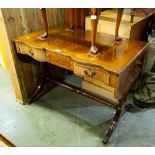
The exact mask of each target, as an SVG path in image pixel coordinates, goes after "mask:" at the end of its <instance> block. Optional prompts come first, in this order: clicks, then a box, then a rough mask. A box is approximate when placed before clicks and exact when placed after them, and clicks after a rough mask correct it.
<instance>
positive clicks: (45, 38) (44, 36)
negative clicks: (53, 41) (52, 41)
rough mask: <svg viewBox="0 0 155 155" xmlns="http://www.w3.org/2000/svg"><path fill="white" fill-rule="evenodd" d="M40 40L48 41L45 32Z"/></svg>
mask: <svg viewBox="0 0 155 155" xmlns="http://www.w3.org/2000/svg"><path fill="white" fill-rule="evenodd" d="M38 39H39V40H47V39H48V34H47V33H46V32H45V33H44V34H42V35H41V36H39V37H38Z"/></svg>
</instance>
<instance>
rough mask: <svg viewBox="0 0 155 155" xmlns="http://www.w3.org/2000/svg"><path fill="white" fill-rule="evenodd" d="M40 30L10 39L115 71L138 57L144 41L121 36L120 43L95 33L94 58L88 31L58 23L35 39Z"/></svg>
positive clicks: (144, 45)
mask: <svg viewBox="0 0 155 155" xmlns="http://www.w3.org/2000/svg"><path fill="white" fill-rule="evenodd" d="M42 33H43V31H42V30H41V31H38V32H33V33H30V34H26V35H24V36H21V37H18V38H16V39H14V41H15V42H20V43H25V44H27V45H29V46H32V47H34V48H37V49H42V50H44V51H51V52H55V53H59V54H60V55H61V54H62V55H63V56H66V57H69V58H70V59H71V60H72V61H75V62H80V63H83V64H87V65H90V66H96V67H99V68H102V69H104V70H108V71H111V72H113V73H115V74H119V73H120V72H121V71H122V70H123V69H125V68H126V67H127V66H128V65H129V64H130V63H131V62H132V61H134V60H135V58H136V57H138V55H139V54H141V52H142V51H143V49H144V48H146V47H147V46H148V43H146V42H142V41H138V40H128V39H123V40H122V41H121V42H120V43H116V42H114V41H113V39H114V38H113V36H109V35H104V34H99V33H97V37H96V42H97V47H98V49H99V53H101V54H100V55H99V56H97V57H93V56H90V54H89V50H90V45H91V32H90V31H84V30H80V29H76V30H74V31H73V32H72V31H66V30H64V28H63V27H61V26H56V27H51V28H50V29H49V38H48V39H47V40H39V38H38V37H39V36H40V35H41V34H42Z"/></svg>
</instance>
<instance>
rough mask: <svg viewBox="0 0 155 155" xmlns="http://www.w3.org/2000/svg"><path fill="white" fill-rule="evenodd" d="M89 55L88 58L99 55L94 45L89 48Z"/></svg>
mask: <svg viewBox="0 0 155 155" xmlns="http://www.w3.org/2000/svg"><path fill="white" fill-rule="evenodd" d="M89 55H90V56H98V55H99V53H98V49H97V47H96V46H95V45H92V46H91V48H90V53H89Z"/></svg>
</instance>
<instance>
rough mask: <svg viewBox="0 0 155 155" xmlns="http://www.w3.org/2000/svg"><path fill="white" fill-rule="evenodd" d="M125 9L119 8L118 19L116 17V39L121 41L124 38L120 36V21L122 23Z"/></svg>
mask: <svg viewBox="0 0 155 155" xmlns="http://www.w3.org/2000/svg"><path fill="white" fill-rule="evenodd" d="M123 10H124V9H121V8H120V9H118V13H117V19H116V27H115V41H121V40H122V38H121V37H119V34H118V33H119V27H120V23H121V19H122V15H123Z"/></svg>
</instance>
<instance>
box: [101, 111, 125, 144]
mask: <svg viewBox="0 0 155 155" xmlns="http://www.w3.org/2000/svg"><path fill="white" fill-rule="evenodd" d="M121 113H122V110H121V109H117V110H116V113H115V116H114V118H113V120H112V122H111V125H110V128H109V130H108V131H107V133H106V135H105V137H104V138H103V141H102V142H103V143H104V144H106V143H107V142H108V140H109V138H110V137H111V135H112V134H113V132H114V130H115V128H116V126H117V124H118V122H119V119H120V117H121Z"/></svg>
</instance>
